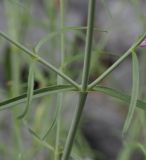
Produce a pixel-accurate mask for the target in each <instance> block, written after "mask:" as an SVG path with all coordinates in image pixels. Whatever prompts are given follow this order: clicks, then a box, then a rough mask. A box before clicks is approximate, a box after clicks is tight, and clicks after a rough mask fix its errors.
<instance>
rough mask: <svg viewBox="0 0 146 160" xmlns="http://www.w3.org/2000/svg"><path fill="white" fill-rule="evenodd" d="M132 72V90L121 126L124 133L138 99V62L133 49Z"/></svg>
mask: <svg viewBox="0 0 146 160" xmlns="http://www.w3.org/2000/svg"><path fill="white" fill-rule="evenodd" d="M132 74H133V78H132V79H133V82H132V83H133V84H132V91H131V100H130V105H129V111H128V115H127V118H126V121H125V124H124V128H123V134H125V133H126V132H127V131H128V129H129V126H130V124H131V121H132V118H133V115H134V111H135V108H136V102H137V99H138V92H139V63H138V59H137V55H136V53H135V52H134V51H133V52H132Z"/></svg>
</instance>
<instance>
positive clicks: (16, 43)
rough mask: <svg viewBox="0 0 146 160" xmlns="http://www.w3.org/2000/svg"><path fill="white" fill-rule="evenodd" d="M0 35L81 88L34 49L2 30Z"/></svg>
mask: <svg viewBox="0 0 146 160" xmlns="http://www.w3.org/2000/svg"><path fill="white" fill-rule="evenodd" d="M0 36H1V37H3V38H4V39H6V40H8V41H9V42H10V43H12V44H13V45H15V46H16V47H18V48H19V49H21V50H22V51H24V52H25V53H27V54H28V55H29V56H31V58H34V59H36V61H38V62H40V63H41V64H43V65H45V66H46V67H48V68H49V69H51V70H52V71H54V72H55V73H57V74H58V75H59V76H60V77H62V78H63V79H65V80H66V81H67V82H69V83H70V84H72V85H73V86H74V87H76V88H78V89H80V86H79V85H78V84H77V83H76V82H75V81H73V80H72V79H71V78H69V77H68V76H67V75H65V74H64V73H62V72H61V71H60V70H58V69H57V68H55V67H54V66H53V65H52V64H50V63H48V62H47V61H45V60H44V59H42V58H41V57H39V56H38V55H36V54H35V53H33V52H32V51H30V50H29V49H27V48H26V47H24V46H23V45H22V44H20V43H19V42H16V41H14V40H12V39H11V38H9V37H8V36H7V35H6V34H5V33H3V32H1V31H0Z"/></svg>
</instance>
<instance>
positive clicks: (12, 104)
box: [0, 85, 76, 110]
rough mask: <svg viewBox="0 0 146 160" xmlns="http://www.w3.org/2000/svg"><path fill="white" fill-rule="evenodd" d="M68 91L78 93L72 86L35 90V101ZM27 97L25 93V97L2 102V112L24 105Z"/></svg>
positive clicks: (0, 104) (0, 106)
mask: <svg viewBox="0 0 146 160" xmlns="http://www.w3.org/2000/svg"><path fill="white" fill-rule="evenodd" d="M66 91H76V89H75V88H73V87H72V86H71V85H56V86H50V87H46V88H41V89H37V90H34V93H33V99H36V98H39V97H43V96H47V95H49V94H52V93H58V92H66ZM26 97H27V94H26V93H24V94H23V95H20V96H17V97H14V98H11V99H8V100H5V101H3V102H0V110H5V109H7V108H12V107H15V105H17V104H20V103H24V102H26V100H27V99H26Z"/></svg>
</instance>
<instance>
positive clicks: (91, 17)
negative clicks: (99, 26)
mask: <svg viewBox="0 0 146 160" xmlns="http://www.w3.org/2000/svg"><path fill="white" fill-rule="evenodd" d="M95 4H96V1H95V0H89V11H88V29H87V36H86V47H85V58H84V68H83V78H82V90H83V91H85V90H86V89H87V86H88V79H89V70H90V62H91V50H92V37H93V31H94V14H95Z"/></svg>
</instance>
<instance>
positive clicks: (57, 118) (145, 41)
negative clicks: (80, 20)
mask: <svg viewBox="0 0 146 160" xmlns="http://www.w3.org/2000/svg"><path fill="white" fill-rule="evenodd" d="M96 2H97V1H96V0H88V16H87V25H85V26H68V25H66V23H65V22H66V17H67V15H66V10H67V9H66V8H67V7H66V6H67V1H65V0H52V1H47V0H46V1H45V0H44V1H42V2H41V1H40V4H39V5H40V6H41V5H42V4H43V5H44V6H45V7H44V10H43V11H44V13H45V14H46V17H47V18H48V20H45V19H44V20H43V19H39V18H38V17H37V16H36V17H35V19H31V16H30V15H31V9H32V6H33V2H31V1H24V2H23V1H22V2H21V1H16V0H4V1H3V2H1V4H0V5H2V6H3V10H4V12H5V21H6V23H7V29H5V31H3V30H2V29H1V30H0V39H1V41H0V42H1V46H0V47H1V48H2V49H1V53H2V52H3V54H2V56H3V57H5V59H4V61H1V63H2V64H3V65H4V71H3V75H1V76H5V77H6V80H7V82H6V84H5V85H4V87H3V89H2V90H1V102H0V111H1V112H0V113H1V115H0V116H1V117H2V118H0V119H1V120H2V122H1V136H0V137H1V143H0V159H15V160H16V159H19V160H26V159H31V160H32V159H44V160H45V159H48V160H69V159H74V160H85V159H87V160H92V159H98V158H97V157H100V153H99V154H98V153H95V152H96V151H93V150H91V148H90V147H89V145H88V144H87V142H86V140H85V139H84V137H83V136H82V134H81V130H80V125H79V124H80V121H81V116H82V115H83V109H84V106H85V104H86V100H87V97H88V95H89V94H92V93H99V94H104V95H107V96H109V97H113V98H114V99H117V100H119V101H122V102H125V103H126V106H127V107H128V112H127V115H126V118H125V123H124V125H123V131H121V133H120V137H121V138H122V141H123V147H122V149H121V152H120V153H119V155H118V159H119V160H128V159H130V156H131V154H132V153H133V150H135V149H138V150H140V151H141V154H143V155H144V156H146V146H145V138H146V135H145V133H146V128H145V120H146V119H145V111H146V103H145V102H144V101H143V100H140V99H139V97H140V82H141V81H140V69H139V66H140V65H139V56H140V55H138V54H142V51H143V50H145V46H146V32H145V33H141V35H140V36H139V37H138V38H137V39H136V40H135V41H133V44H132V45H131V47H130V48H129V49H128V50H127V51H126V52H125V53H122V55H121V56H120V57H119V58H118V59H117V60H116V61H115V62H114V63H113V64H112V65H111V66H109V67H108V68H106V69H105V70H104V71H103V72H102V73H101V74H99V75H98V76H96V75H94V77H95V76H96V77H95V78H94V80H93V81H91V80H89V78H90V74H91V67H90V66H91V64H92V54H93V53H94V52H93V48H94V47H93V46H94V44H96V46H97V42H95V39H94V34H96V33H97V34H98V33H99V32H101V33H102V32H103V33H105V34H106V32H108V29H107V30H104V29H103V30H102V29H99V28H98V27H97V26H96V23H95V17H96V14H95V13H96ZM104 4H106V2H105V1H104ZM106 9H107V8H106ZM34 12H37V11H34ZM58 17H59V18H58ZM47 18H46V19H47ZM126 18H128V17H126ZM58 22H59V24H58ZM123 23H124V22H123ZM30 24H31V25H32V26H33V27H34V28H35V27H36V28H37V27H38V28H39V27H40V28H41V29H42V30H47V32H48V33H47V35H45V36H44V37H41V38H40V39H39V41H38V42H37V43H35V44H31V42H30V40H29V38H30V37H29V38H28V37H27V38H26V39H25V37H26V34H27V29H28V28H29V25H30ZM131 27H132V26H131ZM71 31H73V32H77V34H78V37H80V39H82V42H84V41H85V49H84V50H82V51H80V52H81V56H80V55H75V56H73V57H70V58H68V55H69V54H68V53H67V52H69V51H70V48H69V47H68V45H69V43H73V42H69V41H67V34H68V33H69V32H71ZM29 32H31V31H29ZM33 34H34V35H35V34H37V33H35V30H34V33H33ZM4 40H5V41H4ZM27 41H28V42H27ZM29 42H30V43H29ZM24 43H26V44H27V46H28V47H26V45H23V44H24ZM119 43H120V42H119ZM44 46H45V47H44ZM57 46H59V47H58V48H59V53H60V54H59V56H58V57H59V58H57V59H58V60H57V62H56V63H57V65H55V63H54V59H55V54H56V52H57V49H56V48H57ZM29 48H31V49H29ZM42 51H43V52H45V53H46V54H44V53H42ZM75 51H76V50H75ZM57 54H58V53H57ZM46 55H49V56H46ZM98 57H99V55H97V59H98ZM128 57H130V59H131V61H132V63H131V65H132V67H131V68H132V82H131V93H129V94H128V93H124V92H122V91H120V89H119V90H118V89H114V88H110V87H105V86H104V85H103V83H101V82H102V81H103V80H105V79H106V77H107V76H109V75H110V74H111V73H112V72H113V71H114V70H115V69H116V68H118V67H119V66H120V65H121V63H122V62H123V61H124V60H126V59H127V58H128ZM95 58H96V57H95ZM78 60H80V63H81V64H83V66H82V65H80V66H79V67H80V68H79V69H78V72H77V73H78V77H80V78H79V79H75V78H74V76H73V75H74V74H73V73H71V71H72V70H70V69H68V66H69V64H70V63H72V62H74V64H75V65H76V63H75V62H76V61H78ZM58 61H59V63H58ZM56 66H57V67H56ZM96 67H97V68H100V66H99V65H97V66H96ZM22 68H23V69H24V70H25V69H26V68H27V69H28V73H27V74H26V73H25V71H23V70H22ZM44 70H45V71H44ZM22 79H26V80H25V81H23V80H22ZM74 79H75V80H74ZM123 81H124V77H123ZM68 94H76V95H77V96H78V101H75V102H74V104H73V112H72V113H71V117H70V116H69V117H66V116H65V118H66V119H64V113H63V110H64V106H65V105H66V104H65V103H67V107H69V106H70V105H71V104H70V102H69V101H67V100H65V98H66V97H68ZM65 95H66V96H65ZM71 106H72V105H71ZM91 109H92V108H91ZM5 110H6V111H5ZM3 113H4V114H3ZM67 114H70V113H67ZM136 114H137V115H138V116H137V115H136ZM4 115H7V116H6V117H5V116H4ZM3 116H4V117H3ZM70 119H71V121H70ZM4 121H8V122H9V123H10V124H7V126H8V129H7V130H6V128H4V127H2V126H3V123H5V122H4ZM65 121H68V123H69V125H68V124H67V125H68V126H69V130H68V129H66V122H65ZM3 130H6V131H5V132H3ZM139 139H142V141H140V140H139ZM7 140H8V141H7ZM107 143H108V142H107ZM111 147H112V146H111ZM99 159H102V156H101V157H100V158H99Z"/></svg>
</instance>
